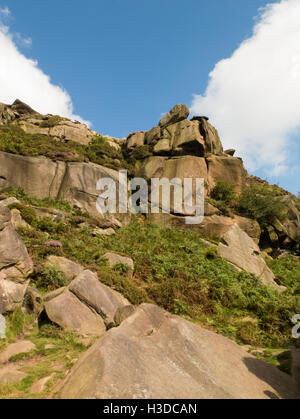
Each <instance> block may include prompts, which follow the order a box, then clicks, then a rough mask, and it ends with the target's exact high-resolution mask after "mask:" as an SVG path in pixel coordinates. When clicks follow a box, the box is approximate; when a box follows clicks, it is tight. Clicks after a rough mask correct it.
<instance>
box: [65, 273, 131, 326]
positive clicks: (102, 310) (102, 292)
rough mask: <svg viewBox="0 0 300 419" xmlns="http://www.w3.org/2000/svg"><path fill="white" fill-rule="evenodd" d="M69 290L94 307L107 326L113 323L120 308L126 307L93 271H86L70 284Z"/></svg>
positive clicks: (121, 299)
mask: <svg viewBox="0 0 300 419" xmlns="http://www.w3.org/2000/svg"><path fill="white" fill-rule="evenodd" d="M69 290H70V291H71V292H72V293H73V294H75V295H76V297H77V298H79V299H80V300H81V301H82V302H83V303H84V304H86V305H87V306H88V307H92V308H93V309H94V310H95V311H96V312H97V313H98V314H100V316H101V317H102V318H103V320H104V321H105V323H106V324H110V323H113V321H114V315H115V313H116V311H117V309H118V308H121V307H124V305H125V304H124V301H123V298H122V297H121V296H120V295H118V293H117V292H112V290H111V289H110V288H109V287H107V286H106V285H104V284H102V283H101V282H100V281H99V279H98V277H97V276H96V275H95V274H94V273H93V272H91V271H84V272H82V273H81V274H80V275H78V276H77V278H75V279H74V281H73V282H72V283H71V284H70V286H69Z"/></svg>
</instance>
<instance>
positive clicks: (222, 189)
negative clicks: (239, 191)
mask: <svg viewBox="0 0 300 419" xmlns="http://www.w3.org/2000/svg"><path fill="white" fill-rule="evenodd" d="M210 195H211V197H212V199H215V200H216V201H223V202H224V203H225V204H229V202H230V201H233V200H234V199H235V198H236V193H235V191H234V185H231V184H229V183H227V182H224V181H222V180H220V181H218V182H217V184H216V186H215V187H214V188H213V190H212V191H211V194H210Z"/></svg>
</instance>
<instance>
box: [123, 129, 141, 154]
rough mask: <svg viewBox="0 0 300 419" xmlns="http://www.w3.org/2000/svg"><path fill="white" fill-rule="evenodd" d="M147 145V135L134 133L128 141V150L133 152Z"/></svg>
mask: <svg viewBox="0 0 300 419" xmlns="http://www.w3.org/2000/svg"><path fill="white" fill-rule="evenodd" d="M144 144H145V133H144V132H134V133H132V134H130V135H129V136H128V138H127V141H126V147H127V150H133V149H134V148H136V147H141V146H143V145H144Z"/></svg>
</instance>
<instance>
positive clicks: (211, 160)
mask: <svg viewBox="0 0 300 419" xmlns="http://www.w3.org/2000/svg"><path fill="white" fill-rule="evenodd" d="M206 161H207V163H208V183H209V186H210V189H213V188H214V186H215V185H216V183H217V181H224V182H226V183H229V184H232V185H234V186H235V191H236V193H237V194H241V193H242V191H243V189H244V186H245V181H246V175H247V172H246V169H245V167H244V165H243V162H242V160H240V159H239V158H235V157H226V156H215V155H212V156H210V157H208V158H207V159H206Z"/></svg>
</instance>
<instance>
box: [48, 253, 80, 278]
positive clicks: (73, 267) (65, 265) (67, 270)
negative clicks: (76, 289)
mask: <svg viewBox="0 0 300 419" xmlns="http://www.w3.org/2000/svg"><path fill="white" fill-rule="evenodd" d="M46 265H48V266H54V267H55V268H57V269H59V270H60V271H62V272H63V273H64V274H65V276H66V279H67V280H68V281H72V280H73V279H74V278H75V277H76V276H78V275H79V274H81V273H82V272H83V271H84V267H83V266H81V265H79V264H78V263H75V262H73V261H71V260H69V259H66V258H64V257H60V256H54V255H50V256H48V258H47V261H46Z"/></svg>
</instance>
